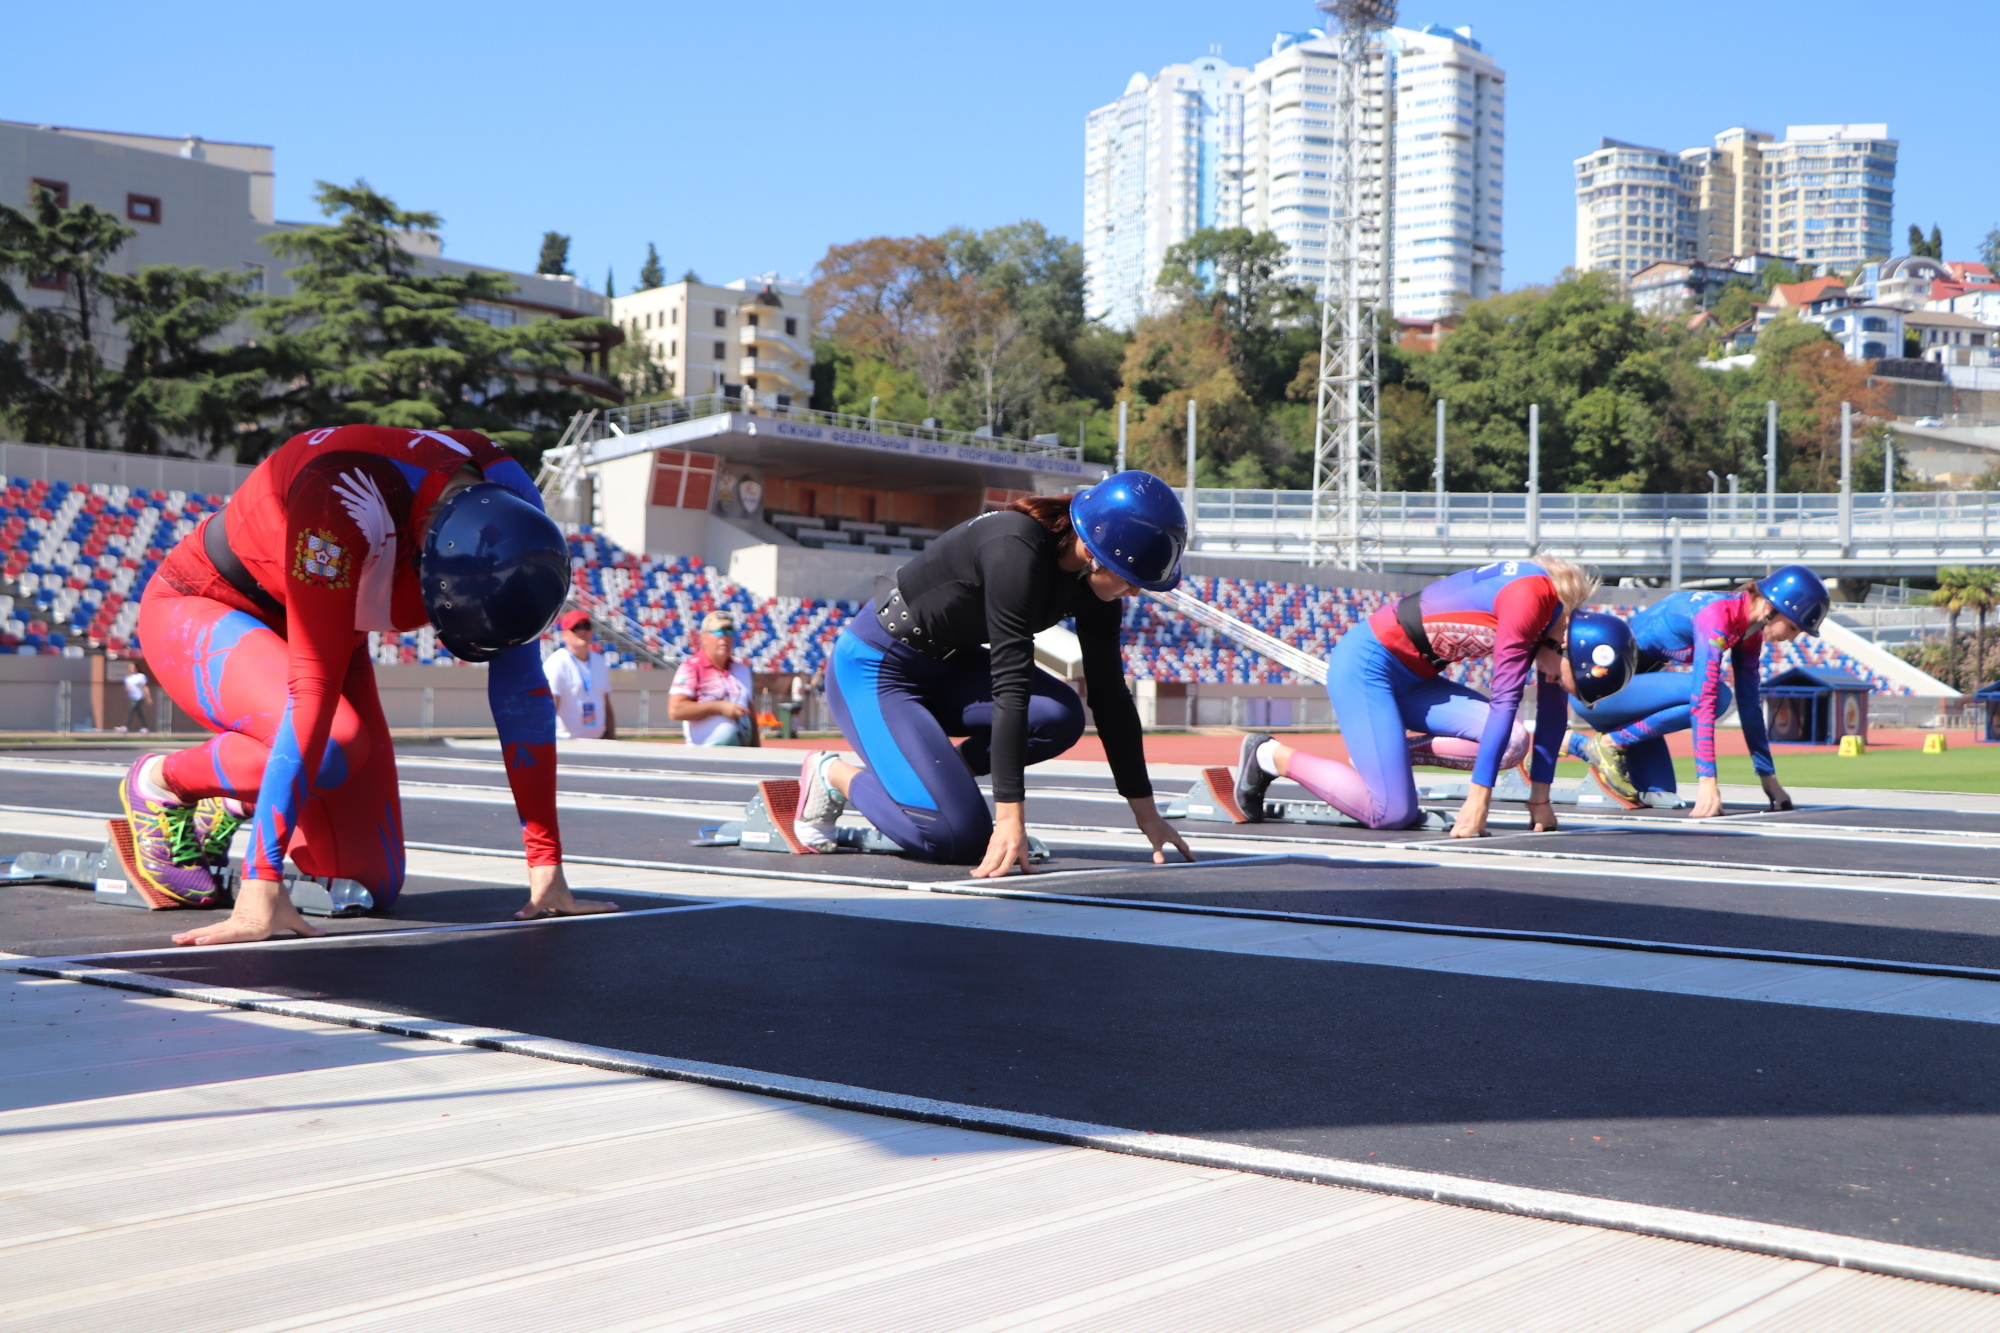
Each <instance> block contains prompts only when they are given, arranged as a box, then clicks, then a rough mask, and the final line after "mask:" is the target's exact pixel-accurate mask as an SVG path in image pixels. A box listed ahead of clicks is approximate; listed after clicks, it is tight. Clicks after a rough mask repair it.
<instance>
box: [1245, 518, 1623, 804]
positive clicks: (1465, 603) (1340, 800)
mask: <svg viewBox="0 0 2000 1333" xmlns="http://www.w3.org/2000/svg"><path fill="white" fill-rule="evenodd" d="M1595 587H1596V580H1594V579H1592V578H1591V577H1589V576H1588V575H1586V574H1585V573H1584V572H1583V571H1582V570H1580V569H1578V568H1577V567H1576V566H1574V565H1572V564H1570V563H1569V562H1568V561H1565V560H1557V559H1553V558H1544V559H1542V560H1539V561H1535V562H1529V561H1525V560H1520V561H1517V560H1508V561H1503V562H1499V563H1495V564H1491V565H1484V566H1481V567H1480V568H1478V569H1470V570H1466V571H1465V572H1463V573H1459V574H1453V575H1451V576H1450V577H1448V578H1443V579H1439V580H1438V581H1437V582H1436V583H1433V584H1431V585H1430V586H1429V587H1427V588H1425V589H1424V590H1423V591H1422V592H1421V593H1417V594H1412V595H1411V596H1408V597H1405V598H1403V599H1401V601H1400V602H1398V603H1396V604H1392V605H1389V606H1385V607H1383V608H1382V609H1381V610H1379V611H1377V612H1376V613H1375V614H1374V615H1373V616H1372V617H1370V618H1369V620H1368V621H1367V622H1366V623H1365V624H1361V625H1357V626H1355V627H1354V628H1353V629H1351V630H1349V631H1348V632H1347V633H1346V634H1345V635H1343V636H1342V637H1341V640H1340V642H1339V643H1338V644H1337V645H1335V647H1334V650H1333V657H1332V658H1331V660H1330V661H1329V662H1328V664H1327V676H1326V692H1327V696H1328V698H1330V699H1331V700H1332V701H1333V711H1334V717H1335V719H1336V720H1337V721H1338V722H1339V724H1340V735H1341V739H1342V740H1343V741H1345V742H1346V744H1347V755H1348V762H1347V763H1345V764H1343V763H1341V762H1340V761H1339V760H1337V759H1327V758H1324V757H1322V756H1319V755H1312V754H1307V753H1306V752H1305V751H1303V750H1294V749H1292V748H1290V747H1289V746H1285V745H1280V744H1279V743H1278V742H1277V741H1275V740H1272V739H1271V738H1270V737H1268V736H1261V735H1251V736H1247V737H1245V738H1244V742H1243V749H1242V753H1241V755H1240V756H1239V757H1238V761H1237V774H1236V798H1237V804H1238V805H1239V806H1241V807H1242V809H1243V813H1244V814H1245V815H1247V816H1249V817H1250V819H1251V820H1252V821H1256V820H1258V819H1261V818H1262V815H1263V797H1264V790H1265V788H1267V787H1268V786H1269V785H1270V783H1271V780H1272V779H1273V778H1277V777H1288V778H1290V779H1292V780H1293V781H1294V782H1297V783H1298V784H1299V785H1300V786H1302V787H1304V788H1305V789H1306V790H1308V791H1310V792H1312V793H1313V794H1314V795H1315V796H1317V797H1319V798H1320V799H1321V800H1323V801H1325V802H1326V803H1327V804H1329V805H1331V806H1333V807H1334V808H1335V809H1337V810H1339V811H1341V812H1342V813H1343V814H1346V815H1348V816H1350V817H1351V818H1354V819H1357V820H1359V821H1361V822H1362V823H1363V824H1366V825H1367V826H1368V827H1370V828H1382V829H1395V828H1408V827H1410V826H1411V825H1412V824H1414V823H1416V822H1417V820H1418V819H1419V818H1420V817H1421V813H1422V812H1421V811H1420V809H1419V808H1418V805H1417V785H1416V778H1415V776H1414V774H1413V773H1412V772H1411V769H1412V767H1413V766H1414V765H1416V764H1431V765H1438V766H1443V767H1448V768H1469V769H1471V771H1472V786H1471V790H1470V792H1469V794H1468V795H1467V798H1466V802H1465V805H1464V806H1463V807H1462V808H1461V809H1460V811H1459V814H1458V818H1457V821H1456V822H1455V823H1454V825H1453V827H1452V831H1451V832H1452V836H1453V837H1455V838H1473V837H1481V836H1483V835H1484V834H1485V831H1486V814H1487V806H1488V804H1489V802H1490V801H1491V800H1492V797H1493V784H1494V782H1495V781H1496V780H1497V779H1498V777H1499V774H1500V770H1501V769H1503V768H1508V767H1512V766H1513V765H1515V764H1517V763H1519V762H1520V761H1521V760H1522V759H1523V758H1525V757H1526V756H1527V755H1528V752H1529V744H1530V742H1529V737H1528V733H1527V731H1526V729H1525V728H1524V727H1522V726H1521V725H1520V723H1519V722H1518V721H1517V720H1516V714H1517V713H1518V712H1519V711H1520V706H1521V697H1522V696H1523V695H1524V694H1525V693H1527V688H1528V682H1529V680H1530V678H1533V677H1538V678H1539V679H1538V685H1537V690H1538V693H1537V700H1536V721H1535V735H1534V742H1533V749H1534V758H1533V760H1532V761H1531V766H1530V770H1529V778H1530V782H1531V784H1532V789H1531V791H1530V801H1529V806H1530V809H1531V812H1532V813H1533V815H1534V817H1535V820H1536V823H1537V825H1538V826H1540V827H1544V828H1554V827H1555V814H1554V811H1553V810H1552V809H1551V808H1550V806H1549V802H1548V794H1549V791H1548V788H1549V781H1550V779H1551V778H1552V777H1553V776H1554V774H1555V762H1556V751H1557V747H1558V745H1559V744H1560V743H1561V740H1562V735H1563V725H1564V720H1565V717H1566V709H1565V707H1564V704H1565V700H1564V693H1565V691H1567V692H1568V693H1570V694H1574V695H1577V696H1578V697H1579V698H1601V697H1603V696H1604V695H1606V694H1609V693H1611V692H1612V691H1613V690H1616V689H1617V688H1618V687H1619V686H1620V685H1623V684H1624V683H1625V680H1626V679H1627V678H1628V677H1629V676H1630V674H1631V669H1632V662H1633V651H1632V636H1631V631H1630V630H1629V629H1628V628H1627V627H1626V625H1625V622H1624V621H1622V620H1619V619H1618V618H1617V617H1616V616H1609V615H1605V614H1603V613H1601V612H1593V611H1583V610H1580V609H1579V608H1580V607H1581V606H1582V605H1583V603H1584V602H1585V601H1586V600H1587V599H1588V598H1589V596H1590V594H1591V591H1592V590H1593V589H1594V588H1595ZM1489 656H1490V657H1491V658H1492V659H1493V695H1492V697H1491V698H1490V699H1489V698H1488V697H1487V696H1485V695H1483V694H1481V693H1479V691H1477V690H1475V689H1472V688H1471V687H1470V686H1467V685H1461V684H1459V683H1458V682H1456V681H1453V680H1449V679H1447V678H1446V677H1445V676H1444V675H1443V674H1442V673H1443V668H1444V667H1445V666H1446V665H1447V664H1449V663H1452V662H1463V661H1468V660H1472V659H1475V658H1480V657H1489ZM1409 732H1417V733H1419V735H1417V736H1415V737H1411V736H1410V735H1408V733H1409Z"/></svg>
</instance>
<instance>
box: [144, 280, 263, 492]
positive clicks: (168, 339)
mask: <svg viewBox="0 0 2000 1333" xmlns="http://www.w3.org/2000/svg"><path fill="white" fill-rule="evenodd" d="M250 281H251V278H250V275H249V274H248V273H244V272H230V271H227V270H221V269H202V268H183V267H179V266H176V265H170V264H156V265H149V266H148V267H146V268H142V269H140V270H139V271H138V272H137V273H136V274H132V275H129V276H128V275H126V274H122V273H107V274H105V275H104V289H105V293H106V295H107V296H109V298H110V301H111V309H112V316H113V318H114V319H116V320H117V322H118V326H119V329H120V330H121V332H122V333H123V334H124V341H125V358H124V361H123V362H122V363H121V364H120V365H119V367H118V372H117V375H116V378H115V379H114V380H113V383H112V395H111V396H112V399H113V402H114V404H115V408H116V411H117V416H118V422H119V427H120V431H121V433H122V435H123V441H124V447H125V448H126V449H127V450H128V451H130V452H133V453H152V454H157V453H165V452H166V451H167V447H168V442H169V441H170V440H185V441H190V442H195V443H200V444H204V445H206V446H208V447H209V448H210V449H216V448H225V447H233V446H234V444H235V442H236V440H237V437H238V436H239V435H241V434H243V433H244V428H245V427H250V428H252V429H253V430H254V428H255V425H256V423H257V422H258V421H259V419H260V418H261V417H262V416H263V414H264V411H265V408H266V405H267V402H268V399H269V390H270V385H271V379H272V373H273V370H274V369H275V368H276V367H274V364H273V361H272V359H271V356H270V353H269V351H268V350H267V349H266V348H264V347H261V346H259V345H257V344H255V343H253V342H248V341H241V342H237V343H234V344H229V343H225V342H223V341H222V338H223V335H224V333H225V331H226V330H227V329H228V328H229V327H230V326H231V325H233V324H235V323H236V322H237V321H238V320H239V319H241V318H242V317H243V316H244V314H245V312H246V311H248V310H249V309H250V308H251V307H252V306H253V305H254V304H255V303H256V298H254V297H253V296H251V294H250V291H249V285H250Z"/></svg>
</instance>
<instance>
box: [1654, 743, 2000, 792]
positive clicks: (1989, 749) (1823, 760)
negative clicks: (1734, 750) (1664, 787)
mask: <svg viewBox="0 0 2000 1333" xmlns="http://www.w3.org/2000/svg"><path fill="white" fill-rule="evenodd" d="M1953 739H1954V740H1956V737H1954V738H1953ZM1773 757H1774V758H1775V759H1776V760H1777V761H1778V780H1779V781H1781V782H1783V783H1784V784H1785V785H1786V786H1787V787H1878V788H1884V789H1899V790H1902V791H1969V792H2000V745H1978V744H1974V743H1973V742H1972V741H1970V740H1967V741H1965V742H1964V743H1962V744H1960V745H1958V747H1957V748H1956V749H1951V750H1947V751H1945V752H1944V753H1943V754H1923V753H1921V752H1920V751H1918V750H1915V749H1895V750H1871V751H1869V752H1868V753H1867V754H1864V755H1860V756H1858V757H1856V758H1853V759H1842V758H1841V757H1840V756H1839V755H1833V754H1787V753H1785V747H1784V746H1782V745H1781V746H1778V747H1776V752H1775V754H1774V755H1773ZM1674 769H1675V771H1676V772H1677V773H1678V774H1679V775H1680V781H1681V790H1682V791H1684V792H1686V791H1692V790H1693V788H1694V781H1695V778H1694V760H1693V759H1676V760H1675V761H1674ZM1716 769H1717V772H1718V774H1719V775H1720V777H1721V778H1722V780H1723V781H1724V782H1725V783H1742V784H1743V785H1745V786H1755V785H1756V784H1757V774H1756V773H1755V772H1754V771H1752V769H1751V767H1750V757H1749V756H1748V755H1724V756H1722V757H1721V758H1720V759H1718V760H1717V761H1716Z"/></svg>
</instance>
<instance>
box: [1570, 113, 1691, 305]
mask: <svg viewBox="0 0 2000 1333" xmlns="http://www.w3.org/2000/svg"><path fill="white" fill-rule="evenodd" d="M1695 251H1696V245H1695V226H1694V195H1693V193H1692V192H1691V191H1690V190H1689V188H1688V181H1687V169H1686V166H1685V164H1684V163H1683V162H1682V161H1681V159H1680V157H1679V156H1678V155H1677V154H1674V153H1669V152H1667V151H1666V150H1665V149H1662V148H1647V147H1644V146H1642V145H1640V144H1635V143H1626V142H1625V141H1624V140H1622V139H1599V140H1598V141H1597V147H1596V149H1595V150H1594V151H1592V152H1589V153H1586V154H1585V155H1584V156H1582V157H1579V158H1577V159H1576V267H1577V269H1578V270H1579V271H1581V272H1589V271H1591V270H1593V269H1601V270H1609V271H1610V272H1613V273H1616V274H1618V275H1619V276H1620V277H1621V278H1630V277H1631V276H1632V275H1634V274H1636V273H1638V272H1639V270H1640V269H1643V268H1645V267H1646V266H1647V265H1649V264H1652V263H1655V262H1657V261H1660V260H1663V259H1674V260H1682V261H1692V260H1693V259H1694V258H1695Z"/></svg>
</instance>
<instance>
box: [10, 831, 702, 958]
mask: <svg viewBox="0 0 2000 1333" xmlns="http://www.w3.org/2000/svg"><path fill="white" fill-rule="evenodd" d="M75 843H76V839H74V838H25V837H20V836H18V835H12V834H9V835H4V836H0V856H12V855H14V854H15V853H16V852H20V851H24V850H29V849H32V850H36V851H53V850H55V849H56V848H58V847H64V846H73V845H75ZM525 884H526V880H525V878H523V879H522V880H520V881H519V882H517V883H514V884H499V883H496V884H478V883H473V882H470V881H467V880H456V879H423V878H412V879H410V880H408V881H407V882H406V883H405V884H404V885H403V892H402V895H401V896H400V897H399V898H398V899H397V900H396V905H395V908H394V909H393V911H392V912H391V914H389V915H387V916H360V917H337V918H325V917H315V918H313V923H314V924H315V925H317V926H318V927H319V928H320V929H322V930H325V931H328V932H329V933H331V934H335V935H353V934H366V933H370V932H379V931H393V930H408V929H411V928H412V927H416V926H440V925H471V924H477V923H481V922H488V921H505V920H506V919H507V918H508V917H509V916H511V915H512V914H513V913H514V912H515V911H516V910H518V909H519V908H520V907H521V906H522V904H524V903H526V902H527V900H528V893H527V889H526V888H525V887H524V886H525ZM570 884H571V887H572V888H574V889H575V890H576V891H577V892H578V893H580V894H582V895H583V896H585V897H589V898H596V899H599V900H609V901H612V902H616V903H618V904H619V906H621V907H623V908H625V909H626V910H628V911H629V910H636V909H640V908H647V907H664V906H671V905H672V904H673V903H676V902H687V901H692V900H691V899H681V898H666V897H662V896H659V895H654V894H634V893H616V892H612V891H609V890H597V889H593V888H591V876H590V869H589V867H587V866H578V867H574V868H573V873H572V875H571V877H570ZM228 915H229V913H228V912H227V911H206V912H201V911H191V910H187V911H171V912H142V911H138V910H136V909H134V908H130V907H113V906H106V905H104V904H102V903H99V902H97V901H96V900H95V899H93V898H92V897H91V895H90V893H89V892H88V891H87V890H84V889H72V888H61V887H56V886H45V885H35V884H10V883H8V882H7V881H6V880H4V879H0V952H6V953H21V954H33V955H35V956H37V957H50V956H55V955H63V954H80V953H95V952H100V951H111V950H123V949H150V948H155V947H158V946H159V945H161V944H162V943H163V942H164V941H165V940H166V939H167V937H168V936H170V935H173V934H175V933H177V932H179V931H183V930H193V929H194V928H196V927H197V926H205V925H209V924H211V923H213V922H216V921H220V920H222V919H223V918H224V917H226V916H228Z"/></svg>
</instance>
